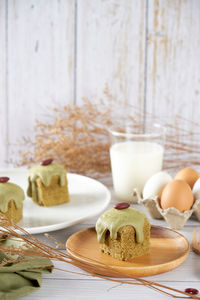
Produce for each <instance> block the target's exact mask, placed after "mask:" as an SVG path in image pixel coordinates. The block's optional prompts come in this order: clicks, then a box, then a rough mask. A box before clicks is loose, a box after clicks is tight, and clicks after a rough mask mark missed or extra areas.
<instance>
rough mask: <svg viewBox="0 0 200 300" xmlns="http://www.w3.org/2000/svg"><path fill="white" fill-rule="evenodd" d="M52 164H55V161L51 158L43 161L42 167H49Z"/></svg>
mask: <svg viewBox="0 0 200 300" xmlns="http://www.w3.org/2000/svg"><path fill="white" fill-rule="evenodd" d="M52 162H53V159H52V158H49V159H46V160H43V161H42V162H41V165H42V166H48V165H50V164H51V163H52Z"/></svg>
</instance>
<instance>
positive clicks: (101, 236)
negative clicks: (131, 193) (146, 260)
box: [96, 203, 150, 260]
mask: <svg viewBox="0 0 200 300" xmlns="http://www.w3.org/2000/svg"><path fill="white" fill-rule="evenodd" d="M129 206H130V205H129V204H128V203H119V204H117V205H116V206H115V208H112V209H110V210H108V211H106V212H105V213H104V214H102V215H101V216H100V217H99V219H98V220H97V223H96V232H97V239H98V242H99V244H100V249H101V251H102V252H104V253H107V254H109V255H111V256H112V257H114V258H116V259H119V260H130V259H132V258H134V257H137V256H142V255H144V254H146V253H148V252H149V246H150V223H149V221H148V219H147V217H146V216H145V214H143V213H142V212H140V211H139V210H137V209H134V208H130V207H129Z"/></svg>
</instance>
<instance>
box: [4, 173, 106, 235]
mask: <svg viewBox="0 0 200 300" xmlns="http://www.w3.org/2000/svg"><path fill="white" fill-rule="evenodd" d="M0 176H8V177H9V178H10V182H14V183H16V184H18V185H20V186H21V187H22V188H23V189H24V192H25V194H26V190H27V182H28V181H27V171H26V170H22V169H9V170H8V169H4V170H2V169H1V170H0ZM67 178H68V183H69V193H70V199H71V201H70V202H69V203H66V204H61V205H56V206H51V207H42V206H39V205H37V204H35V203H34V202H33V201H32V200H31V199H30V198H28V197H27V196H26V199H25V200H24V208H23V219H22V220H21V221H20V222H19V223H18V225H19V226H21V227H23V228H24V229H25V230H27V231H28V232H29V233H31V234H35V233H42V232H48V231H54V230H58V229H62V228H65V227H68V226H71V225H74V224H78V223H80V222H83V221H85V220H87V219H88V218H91V217H94V216H96V215H98V214H99V213H101V212H102V211H103V210H104V209H105V208H106V207H107V205H108V204H109V202H110V199H111V195H110V192H109V190H108V189H107V188H106V187H105V186H104V185H103V184H102V183H100V182H99V181H97V180H94V179H92V178H89V177H86V176H82V175H77V174H71V173H68V174H67Z"/></svg>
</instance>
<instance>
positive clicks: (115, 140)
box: [109, 124, 165, 202]
mask: <svg viewBox="0 0 200 300" xmlns="http://www.w3.org/2000/svg"><path fill="white" fill-rule="evenodd" d="M109 132H110V137H111V146H110V161H111V170H112V180H113V186H114V192H115V196H116V198H117V200H118V201H128V202H137V199H136V197H133V191H134V189H137V191H138V192H139V193H140V194H141V193H142V190H143V187H144V184H145V182H146V181H147V180H148V178H150V177H151V176H152V175H153V174H155V173H157V172H159V171H160V170H161V169H162V165H163V154H164V140H165V128H164V127H163V126H161V125H159V124H153V125H151V124H149V125H146V126H145V128H144V127H142V128H139V127H138V128H136V127H135V128H133V127H131V126H129V125H126V126H124V128H122V129H121V128H120V129H119V128H116V127H113V128H110V129H109Z"/></svg>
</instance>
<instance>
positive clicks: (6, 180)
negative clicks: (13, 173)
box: [0, 177, 10, 183]
mask: <svg viewBox="0 0 200 300" xmlns="http://www.w3.org/2000/svg"><path fill="white" fill-rule="evenodd" d="M8 180H10V178H9V177H0V182H1V183H5V182H8Z"/></svg>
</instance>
